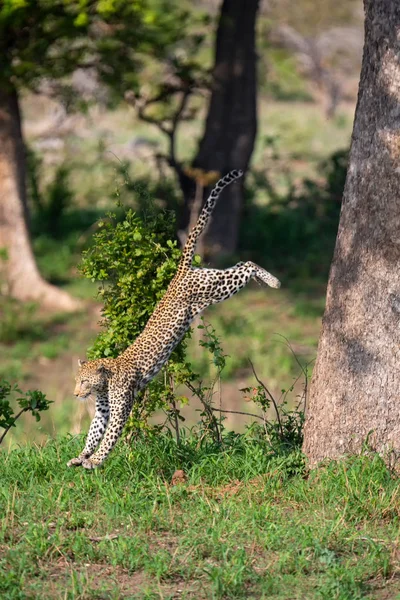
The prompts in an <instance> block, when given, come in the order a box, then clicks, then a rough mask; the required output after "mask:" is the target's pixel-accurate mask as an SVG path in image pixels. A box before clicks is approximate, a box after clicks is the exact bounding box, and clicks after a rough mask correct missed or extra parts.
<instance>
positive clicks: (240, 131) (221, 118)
mask: <svg viewBox="0 0 400 600" xmlns="http://www.w3.org/2000/svg"><path fill="white" fill-rule="evenodd" d="M258 6H259V0H250V1H245V0H224V1H223V2H222V5H221V10H220V15H219V20H218V30H217V36H216V44H215V59H214V66H213V68H212V72H211V80H210V77H209V76H208V73H207V72H206V70H205V69H204V67H202V64H201V61H200V60H199V58H198V56H197V53H198V48H199V45H200V44H201V42H202V40H203V36H202V35H200V36H198V35H192V36H191V38H190V42H189V43H186V57H185V60H182V57H174V60H173V61H170V64H169V67H170V69H169V71H168V72H167V73H166V74H164V84H163V85H162V86H158V88H157V89H156V90H155V92H152V93H151V94H149V95H146V92H143V90H141V91H140V94H138V95H137V96H135V94H133V93H132V92H130V93H129V94H127V99H128V101H130V102H131V103H132V104H134V105H135V106H136V110H137V113H138V116H139V117H140V118H141V119H143V120H144V121H147V122H149V123H152V124H154V125H156V126H157V127H158V128H159V129H160V130H161V131H162V132H163V133H164V134H166V135H167V137H168V139H169V149H168V154H167V156H165V157H164V158H166V160H167V162H168V163H169V164H170V165H171V166H172V167H173V168H174V169H175V171H176V173H177V176H178V180H179V183H180V187H181V190H182V194H183V198H184V204H183V210H182V215H181V219H180V229H181V232H183V231H185V230H187V229H188V227H189V225H190V223H193V222H194V221H195V220H196V215H197V214H198V212H199V210H200V209H201V204H202V202H201V200H202V197H206V196H207V195H208V193H209V191H210V187H209V186H208V185H203V184H204V180H207V179H209V183H210V184H211V185H213V183H214V182H215V180H216V178H217V179H218V173H219V174H221V173H226V172H227V171H230V170H232V169H242V170H243V171H246V170H247V167H248V165H249V162H250V159H251V155H252V153H253V149H254V142H255V138H256V133H257V76H256V70H257V69H256V67H257V57H256V48H255V45H256V41H255V39H256V19H257V12H258ZM171 67H172V68H171ZM206 89H211V95H210V102H209V107H208V112H207V117H206V122H205V127H204V133H203V136H202V139H201V141H200V143H199V147H198V151H197V154H196V156H195V158H194V159H193V161H192V162H191V167H189V168H185V166H184V165H183V163H182V161H180V160H179V159H178V157H177V155H176V133H177V129H178V126H179V125H180V124H181V123H183V122H184V121H186V120H191V119H193V116H194V114H195V112H196V107H195V106H194V105H193V103H192V104H190V102H189V99H190V97H191V96H193V95H195V94H199V93H200V94H201V93H204V91H205V90H206ZM171 99H173V102H171ZM171 106H172V108H171ZM155 107H158V112H157V111H156V110H154V109H155ZM208 174H210V177H208ZM199 199H200V202H199ZM243 201H244V180H241V181H240V183H239V184H238V185H237V186H236V187H235V190H229V191H228V190H226V191H225V192H224V193H223V194H222V196H221V198H220V200H219V202H218V206H217V207H216V209H215V212H214V215H213V220H212V223H211V225H210V228H209V230H208V232H207V234H206V236H205V245H206V246H207V250H208V252H209V253H210V254H215V253H216V252H218V253H219V254H221V253H222V254H223V253H225V254H229V253H233V252H234V251H235V249H236V247H237V242H238V233H239V223H240V216H241V211H242V207H243ZM183 237H184V236H183ZM181 241H182V242H183V241H184V239H182V240H181Z"/></svg>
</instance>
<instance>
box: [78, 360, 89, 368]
mask: <svg viewBox="0 0 400 600" xmlns="http://www.w3.org/2000/svg"><path fill="white" fill-rule="evenodd" d="M85 363H87V360H81V359H80V358H78V366H79V367H82V365H84V364H85Z"/></svg>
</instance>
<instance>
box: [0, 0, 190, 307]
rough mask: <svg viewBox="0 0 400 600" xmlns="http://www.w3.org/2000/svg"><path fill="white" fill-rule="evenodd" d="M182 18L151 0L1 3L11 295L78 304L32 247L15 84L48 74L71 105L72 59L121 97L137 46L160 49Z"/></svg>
mask: <svg viewBox="0 0 400 600" xmlns="http://www.w3.org/2000/svg"><path fill="white" fill-rule="evenodd" d="M167 8H168V10H167ZM185 19H186V15H185V13H184V12H183V11H180V10H176V11H175V10H173V6H172V5H171V3H170V2H162V1H161V2H159V1H158V0H154V2H152V1H151V0H149V1H148V2H145V3H136V2H132V1H129V0H116V1H115V2H101V1H99V0H97V1H96V0H87V1H85V2H80V1H78V0H55V1H54V2H47V1H46V0H37V1H35V2H33V1H27V2H19V1H18V0H6V1H5V2H3V3H2V4H1V5H0V56H1V66H0V248H2V249H5V255H6V256H5V260H3V261H2V278H3V279H4V281H5V288H6V291H7V292H8V293H9V294H10V295H12V296H13V297H15V298H18V299H20V300H37V301H40V302H41V303H42V304H43V305H45V306H47V307H51V308H57V309H64V310H70V309H72V310H73V309H75V308H77V306H78V302H77V301H76V300H74V299H73V298H71V297H70V296H69V295H68V294H66V293H65V292H63V291H61V290H59V289H57V288H55V287H54V286H52V285H49V284H48V283H46V282H45V281H44V280H43V278H42V277H41V276H40V274H39V271H38V269H37V266H36V263H35V259H34V256H33V253H32V249H31V245H30V240H29V235H28V225H27V201H26V189H25V179H26V165H25V145H24V139H23V133H22V128H21V112H20V94H21V90H22V89H23V88H28V89H31V90H34V91H35V90H38V89H39V87H40V85H41V84H42V82H43V80H44V79H45V78H47V79H50V80H51V81H52V83H53V85H52V86H51V87H52V90H53V93H54V94H57V95H61V94H62V95H63V98H64V101H65V102H66V103H67V104H69V105H72V104H74V102H76V100H77V98H76V94H74V92H73V90H72V88H71V86H70V85H69V83H68V79H66V77H67V76H68V75H69V74H71V73H72V72H73V71H74V70H75V69H77V68H78V67H79V68H82V69H91V70H92V72H94V73H95V74H96V76H97V77H98V79H99V81H101V82H103V83H104V84H106V85H107V86H108V87H109V89H110V90H111V92H112V93H111V94H110V100H111V99H113V98H117V97H120V96H121V95H122V94H123V93H124V92H125V91H126V90H127V89H132V88H134V87H135V85H136V84H137V75H136V73H137V67H138V64H139V58H138V53H139V52H140V50H141V49H143V48H145V50H146V52H147V54H150V55H153V56H161V55H162V54H163V52H164V50H165V49H166V48H168V47H169V44H170V43H171V42H172V41H173V40H176V39H177V36H178V33H179V35H181V34H182V27H183V22H184V21H185ZM133 32H134V34H133ZM54 81H57V82H58V83H57V84H56V85H54ZM78 100H79V98H78ZM3 258H4V257H3ZM3 287H4V286H3Z"/></svg>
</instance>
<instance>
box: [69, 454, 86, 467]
mask: <svg viewBox="0 0 400 600" xmlns="http://www.w3.org/2000/svg"><path fill="white" fill-rule="evenodd" d="M84 460H85V457H84V456H77V457H76V458H71V460H69V461H68V462H67V467H80V466H81V464H82V463H83V461H84Z"/></svg>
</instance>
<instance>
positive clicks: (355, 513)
mask: <svg viewBox="0 0 400 600" xmlns="http://www.w3.org/2000/svg"><path fill="white" fill-rule="evenodd" d="M82 442H83V440H82V439H81V438H73V437H65V438H58V439H56V440H49V441H48V442H47V443H46V444H45V445H44V446H43V447H37V446H32V445H28V446H24V447H21V448H16V449H14V450H12V451H11V452H7V451H3V452H2V453H0V514H1V515H3V519H2V521H1V530H0V596H1V598H2V599H7V600H8V599H17V598H18V599H25V598H39V597H40V598H80V599H83V598H98V599H100V598H101V599H103V598H104V599H110V598H111V599H121V598H132V599H134V598H136V599H139V598H140V599H142V598H164V599H167V598H168V599H172V598H177V597H179V598H196V599H202V598H215V599H219V598H221V599H222V598H254V599H255V598H257V599H259V598H268V599H269V598H272V599H274V598H280V599H283V598H285V599H307V600H309V599H313V598H316V599H326V600H331V599H332V600H333V599H337V600H353V599H361V598H371V599H372V598H374V599H375V598H377V599H379V598H382V599H383V598H385V599H386V600H388V599H389V598H393V599H394V598H398V597H399V593H400V578H399V568H400V564H399V534H398V531H399V514H400V508H399V493H400V484H399V481H398V479H396V478H395V477H394V476H393V475H392V474H391V472H390V471H389V470H388V469H387V468H386V466H385V464H384V463H383V461H382V460H381V459H380V458H379V457H377V456H376V455H372V454H365V455H362V456H359V457H352V458H349V459H347V460H345V461H343V462H338V463H336V462H332V463H330V464H328V465H326V466H324V467H321V468H319V469H317V470H315V471H313V472H311V473H308V472H307V471H306V469H305V465H304V461H303V457H302V455H301V454H300V453H299V452H298V451H295V452H293V453H286V454H282V455H276V454H275V455H272V454H271V453H269V452H268V449H267V448H266V447H265V446H263V444H262V443H261V442H260V440H259V439H258V438H257V437H256V436H255V432H254V430H253V429H250V430H248V431H247V433H246V434H242V435H233V434H229V435H228V437H227V438H226V439H225V441H224V443H223V444H222V446H221V445H220V446H217V445H215V444H212V443H211V442H206V441H205V440H203V442H201V440H199V439H198V438H197V437H196V435H194V434H193V433H187V434H185V435H183V436H182V442H181V445H180V447H179V448H178V447H177V445H176V442H175V441H174V439H173V437H172V436H170V435H168V434H164V435H158V436H155V437H153V438H151V439H150V440H149V439H147V440H144V439H141V438H139V439H136V440H135V442H134V443H132V444H131V445H130V446H129V445H128V444H126V443H120V444H119V445H118V447H117V449H116V450H115V452H114V453H113V454H112V456H111V457H110V459H109V460H108V461H107V462H106V463H105V465H104V466H103V467H102V468H100V469H98V470H96V471H94V472H87V471H84V470H82V469H80V468H78V469H68V468H67V467H66V462H67V460H68V459H70V458H71V457H72V456H75V455H76V454H77V453H78V452H79V449H80V448H81V446H82ZM176 469H182V470H183V472H184V474H185V475H184V479H185V481H184V482H181V483H176V484H175V485H174V484H173V474H174V471H175V470H176Z"/></svg>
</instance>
